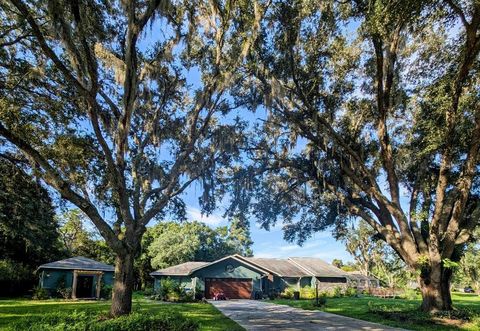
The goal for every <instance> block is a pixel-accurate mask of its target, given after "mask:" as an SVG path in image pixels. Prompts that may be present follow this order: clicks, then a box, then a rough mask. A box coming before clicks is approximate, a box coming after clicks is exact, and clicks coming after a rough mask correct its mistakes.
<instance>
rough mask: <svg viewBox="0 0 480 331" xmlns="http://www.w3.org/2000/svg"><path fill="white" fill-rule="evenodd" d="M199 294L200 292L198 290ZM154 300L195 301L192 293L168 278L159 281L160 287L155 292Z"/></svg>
mask: <svg viewBox="0 0 480 331" xmlns="http://www.w3.org/2000/svg"><path fill="white" fill-rule="evenodd" d="M200 292H201V290H200ZM152 298H153V299H154V300H162V301H171V302H192V301H195V298H194V294H193V291H188V292H187V291H186V290H185V287H183V286H181V285H180V283H179V282H176V281H174V280H172V279H170V278H166V279H162V280H160V286H159V288H158V289H157V291H156V295H154V296H153V297H152Z"/></svg>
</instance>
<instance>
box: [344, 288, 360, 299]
mask: <svg viewBox="0 0 480 331" xmlns="http://www.w3.org/2000/svg"><path fill="white" fill-rule="evenodd" d="M356 295H357V289H356V288H354V287H352V286H349V287H347V288H346V289H345V296H346V297H354V296H356Z"/></svg>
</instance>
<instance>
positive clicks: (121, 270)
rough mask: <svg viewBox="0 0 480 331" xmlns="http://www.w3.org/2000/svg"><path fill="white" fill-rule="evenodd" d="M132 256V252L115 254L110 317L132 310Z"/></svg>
mask: <svg viewBox="0 0 480 331" xmlns="http://www.w3.org/2000/svg"><path fill="white" fill-rule="evenodd" d="M133 256H134V254H127V255H117V258H116V260H115V281H114V284H113V294H112V306H111V307H110V315H111V316H112V317H118V316H121V315H126V314H129V313H130V312H131V310H132V293H133V283H134V277H133V260H134V257H133Z"/></svg>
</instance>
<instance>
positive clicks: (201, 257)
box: [145, 221, 251, 269]
mask: <svg viewBox="0 0 480 331" xmlns="http://www.w3.org/2000/svg"><path fill="white" fill-rule="evenodd" d="M146 236H147V237H151V238H152V240H151V243H150V244H149V245H148V246H146V247H145V249H146V251H147V254H148V255H149V256H150V258H151V266H152V267H153V268H154V269H160V268H166V267H169V266H172V265H176V264H180V263H183V262H187V261H215V260H218V259H220V258H222V257H225V256H228V255H232V254H242V255H243V254H244V253H245V252H246V251H248V250H249V249H250V248H249V245H250V244H251V240H250V238H249V236H248V235H245V234H244V233H243V232H242V231H239V229H238V228H236V227H235V225H234V224H232V225H230V227H218V228H216V229H212V228H210V227H209V226H207V225H205V224H203V223H200V222H196V221H193V222H183V223H177V222H167V223H165V222H162V223H159V224H157V225H156V226H154V227H152V228H151V229H149V230H148V232H147V235H146ZM245 238H248V243H247V246H244V244H241V242H242V241H244V240H245Z"/></svg>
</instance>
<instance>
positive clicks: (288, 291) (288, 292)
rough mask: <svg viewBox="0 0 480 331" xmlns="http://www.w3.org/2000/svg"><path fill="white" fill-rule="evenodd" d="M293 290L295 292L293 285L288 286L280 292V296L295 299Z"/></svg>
mask: <svg viewBox="0 0 480 331" xmlns="http://www.w3.org/2000/svg"><path fill="white" fill-rule="evenodd" d="M293 292H295V289H294V288H293V287H286V288H285V289H284V290H283V292H282V293H281V294H280V297H281V298H282V299H293Z"/></svg>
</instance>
